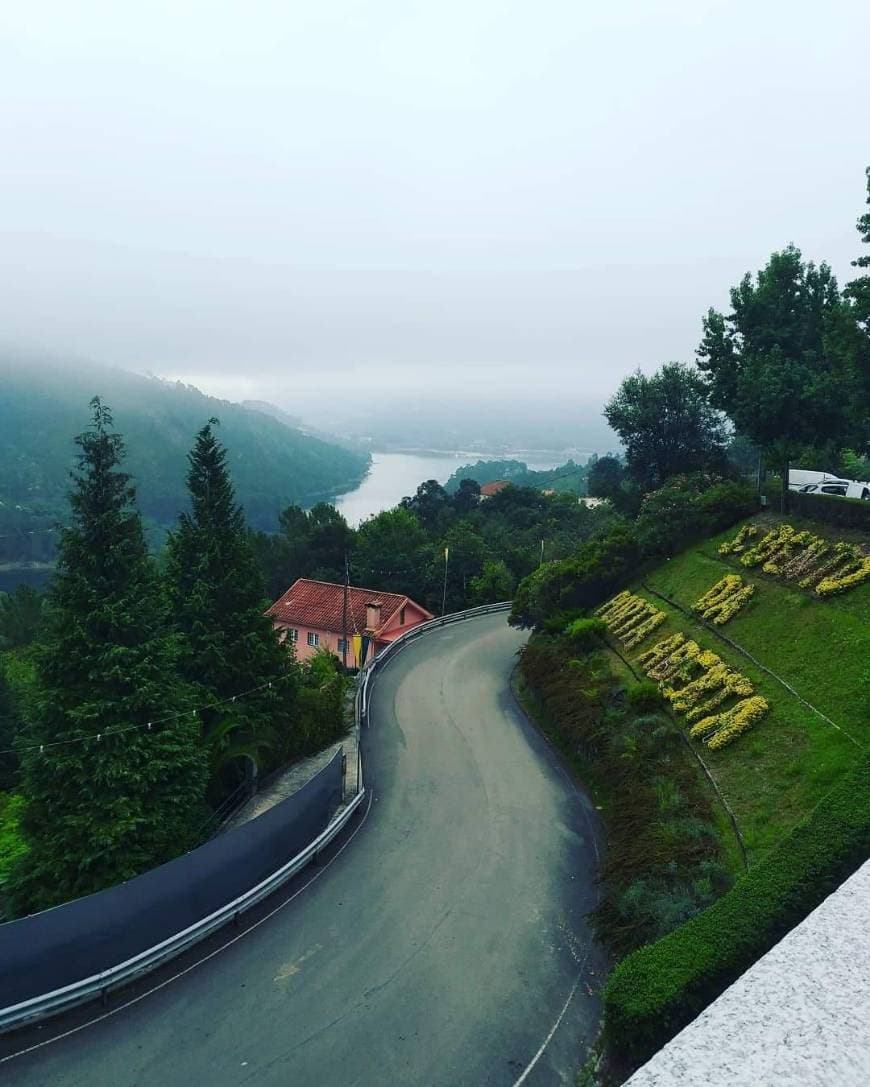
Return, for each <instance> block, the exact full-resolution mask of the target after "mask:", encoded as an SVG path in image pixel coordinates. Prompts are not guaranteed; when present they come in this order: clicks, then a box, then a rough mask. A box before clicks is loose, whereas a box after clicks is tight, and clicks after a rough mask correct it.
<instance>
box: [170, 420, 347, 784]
mask: <svg viewBox="0 0 870 1087" xmlns="http://www.w3.org/2000/svg"><path fill="white" fill-rule="evenodd" d="M216 423H217V420H215V419H212V420H211V421H210V422H209V423H208V424H207V425H206V426H204V427H203V428H202V430H200V431H199V433H198V434H197V436H196V443H195V445H194V448H193V451H192V452H191V454H190V456H189V458H188V459H189V464H190V470H189V472H188V488H189V491H190V501H191V512H190V513H184V514H182V515H181V518H180V519H179V523H178V528H177V529H176V530H175V531H174V532H173V533H171V534H170V537H169V540H168V544H167V564H166V565H167V576H168V581H169V587H170V599H171V602H172V611H173V617H174V621H175V627H176V630H177V631H178V634H179V636H180V641H181V646H182V652H181V657H180V666H181V671H182V675H183V676H184V677H185V678H186V679H187V681H188V682H189V683H190V684H191V686H192V687H194V688H195V689H196V691H197V696H198V698H199V700H200V702H210V703H221V705H219V706H218V705H214V706H212V707H210V708H208V709H205V710H203V712H202V715H201V716H202V733H203V739H204V742H205V744H206V747H207V748H208V751H209V755H210V758H211V766H212V783H211V788H210V795H211V797H212V798H213V799H218V798H219V797H220V796H221V795H222V793H223V792H224V791H226V790H227V789H230V788H232V787H234V786H235V785H236V784H237V783H238V780H239V779H240V778H241V776H242V773H243V769H244V767H243V763H244V761H245V760H252V761H253V762H255V763H256V765H257V766H258V767H259V768H260V769H261V770H262V769H268V768H271V767H273V766H275V765H277V764H278V763H279V762H281V761H283V760H284V759H285V758H286V757H287V756H288V755H289V754H290V753H292V752H294V751H295V750H296V747H297V744H296V740H295V738H294V736H293V718H294V715H293V710H294V701H295V694H296V688H297V686H298V668H297V667H296V665H295V663H294V661H293V658H292V656H291V654H290V651H289V649H288V648H287V647H286V646H285V645H283V644H281V643H280V642H279V640H278V635H277V633H276V631H275V629H274V627H273V625H272V621H271V619H269V618H267V617H266V616H265V615H264V614H263V612H264V609H265V607H266V605H267V602H266V598H265V589H264V586H263V580H262V577H261V574H260V571H259V569H258V567H257V563H256V559H255V557H254V553H253V550H252V548H251V545H250V541H249V538H248V533H247V529H246V526H245V519H244V515H243V513H242V510H241V508H240V507H239V506H238V505H237V504H236V501H235V493H234V490H233V485H232V483H231V481H230V477H229V472H228V470H227V455H226V451H225V450H224V448H223V446H222V445H221V444H220V443H219V442H218V440H217V439H216V438H215V435H214V431H213V427H214V426H215V425H216ZM330 508H331V507H330ZM268 684H271V686H268ZM254 688H260V689H259V690H257V691H255V692H254V693H253V694H250V695H246V697H244V698H240V699H239V700H238V701H234V700H233V696H235V695H237V694H239V693H241V692H245V691H251V690H253V689H254Z"/></svg>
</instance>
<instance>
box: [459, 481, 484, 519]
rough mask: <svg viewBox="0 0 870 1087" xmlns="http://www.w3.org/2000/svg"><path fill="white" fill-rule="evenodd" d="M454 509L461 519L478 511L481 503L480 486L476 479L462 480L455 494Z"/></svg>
mask: <svg viewBox="0 0 870 1087" xmlns="http://www.w3.org/2000/svg"><path fill="white" fill-rule="evenodd" d="M452 503H453V509H454V510H455V511H456V513H458V514H459V516H460V517H462V516H464V514H466V513H471V511H472V510H474V509H477V506H478V504H479V503H480V484H479V483H478V482H477V480H476V479H462V480H460V481H459V486H458V487H457V488H456V491H455V492H454V494H453V499H452Z"/></svg>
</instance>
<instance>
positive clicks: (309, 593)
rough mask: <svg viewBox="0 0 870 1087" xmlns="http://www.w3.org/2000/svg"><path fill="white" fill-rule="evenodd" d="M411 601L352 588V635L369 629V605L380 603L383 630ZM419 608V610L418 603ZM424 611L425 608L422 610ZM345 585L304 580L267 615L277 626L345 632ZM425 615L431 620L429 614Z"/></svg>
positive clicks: (349, 604) (349, 625)
mask: <svg viewBox="0 0 870 1087" xmlns="http://www.w3.org/2000/svg"><path fill="white" fill-rule="evenodd" d="M408 601H409V597H407V596H402V595H400V594H399V593H384V592H381V591H380V590H379V589H360V588H358V587H357V586H355V585H351V586H349V588H348V592H347V628H348V630H349V631H350V632H351V633H353V632H355V631H358V632H359V633H362V632H363V631H364V630H365V629H366V604H369V603H380V605H381V621H380V624H379V625H378V627H377V629H378V630H380V629H381V627H383V626H384V625H385V624H386V623H387V622H389V620H390V619H391V617H392V616H393V615H394V614H395V613H396V612H397V611H398V609H399V608H400V607H401V606H402V605H403V604H406V603H407V602H408ZM417 607H420V605H419V604H417ZM420 610H421V611H425V609H424V608H421V609H420ZM343 613H344V586H343V585H339V584H336V583H335V582H332V581H309V579H308V578H304V577H301V578H299V580H298V581H294V582H293V584H292V585H291V586H290V588H289V589H288V590H287V592H286V593H284V595H283V596H282V597H281V598H280V600H276V601H275V603H274V604H273V605H272V607H271V608H269V610H268V611H267V612H266V614H267V615H268V616H270V617H271V618H272V619H273V620H274V621H275V622H276V623H285V624H287V625H288V626H292V625H293V624H298V625H299V626H301V627H311V628H312V629H314V630H332V631H335V632H336V633H338V634H341V633H343V626H342V620H343ZM426 615H427V616H429V618H431V615H430V614H429V612H426Z"/></svg>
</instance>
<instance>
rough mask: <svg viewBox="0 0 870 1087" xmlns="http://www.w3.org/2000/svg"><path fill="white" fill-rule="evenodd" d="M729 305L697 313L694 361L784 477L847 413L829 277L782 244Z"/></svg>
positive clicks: (838, 308)
mask: <svg viewBox="0 0 870 1087" xmlns="http://www.w3.org/2000/svg"><path fill="white" fill-rule="evenodd" d="M731 307H732V308H731V312H730V313H729V314H727V315H723V314H721V313H717V312H716V311H715V310H712V309H711V310H710V311H709V312H708V314H707V316H706V317H705V318H704V337H703V339H702V341H701V344H700V346H699V348H698V365H699V366H700V367H701V369H702V370H704V371H705V372H706V374H707V377H708V383H709V388H710V396H711V400H712V402H713V403H714V404H715V405H716V406H717V407H719V408H721V409H722V410H723V411H726V412H727V413H728V415H729V417H730V418H731V420H732V421H733V422H734V424H735V426H736V427H737V429H738V430H739V431H740V432H741V433H742V434H745V435H746V436H747V437H749V438H750V439H751V440H752V441H754V442H755V443H756V444H757V445H759V446H760V447H761V449H762V450H763V451H764V453H765V456H766V457H767V458H768V459H770V460H771V461H773V462H774V463H776V464H778V465H782V466H783V473H784V474H783V478H785V479H787V478H788V476H787V471H788V463H789V461H790V460H792V459H793V458H794V457H795V456H797V455H798V454H799V453H800V450H801V448H802V447H803V446H806V445H814V444H818V443H819V442H823V441H824V440H825V439H826V438H828V437H829V436H830V435H832V434H841V435H843V436H844V437H845V435H846V434H847V433H848V431H849V429H850V426H851V423H852V420H853V413H854V404H855V397H856V388H855V382H854V380H853V374H852V373H851V372H850V369H849V367H848V366H847V365H845V364H844V359H843V354H842V351H841V350H839V348H838V347H837V346H836V342H835V341H837V340H838V339H841V338H842V335H843V330H844V328H843V319H844V310H843V303H842V300H841V298H840V294H839V291H838V290H837V281H836V280H835V278H834V276H833V274H832V273H831V269H830V268H829V267H828V266H827V265H826V264H821V265H820V266H819V267H818V268H817V267H816V266H815V265H814V264H812V263H804V261H803V260H802V258H801V253H800V250H798V249H796V248H795V247H794V246H789V247H788V248H787V249H785V250H783V251H782V252H780V253H774V254H773V255H772V256H771V258H770V260H769V261H768V263H767V265H766V266H765V267H764V268H763V269H762V270H761V271H760V272H758V273H757V274H756V276H755V278H754V279H753V277H752V276H751V275H750V274H749V273H747V274H746V275H745V276H744V277H743V279H742V281H741V282H740V284H739V286H737V287H734V288H732V290H731ZM788 494H789V492H788V489H787V488H786V489H785V490H783V509H784V510H785V509H786V508H787V499H788Z"/></svg>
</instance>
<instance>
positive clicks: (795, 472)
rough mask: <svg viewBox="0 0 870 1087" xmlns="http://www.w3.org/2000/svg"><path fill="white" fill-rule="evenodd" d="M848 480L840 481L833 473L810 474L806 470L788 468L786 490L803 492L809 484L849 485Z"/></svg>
mask: <svg viewBox="0 0 870 1087" xmlns="http://www.w3.org/2000/svg"><path fill="white" fill-rule="evenodd" d="M849 482H851V481H850V480H848V479H847V480H842V479H840V478H839V476H835V475H834V473H833V472H812V471H810V470H809V469H807V468H789V470H788V489H789V490H790V491H802V490H805V489H806V488H807V487H808V486H809V485H810V484H811V483H849Z"/></svg>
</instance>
